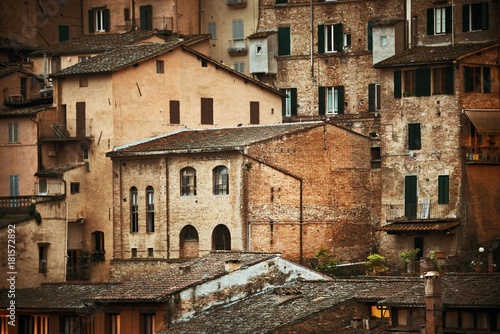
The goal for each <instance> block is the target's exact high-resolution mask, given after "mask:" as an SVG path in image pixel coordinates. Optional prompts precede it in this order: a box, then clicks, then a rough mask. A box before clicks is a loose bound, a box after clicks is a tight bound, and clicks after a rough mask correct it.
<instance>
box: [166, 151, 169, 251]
mask: <svg viewBox="0 0 500 334" xmlns="http://www.w3.org/2000/svg"><path fill="white" fill-rule="evenodd" d="M168 170H169V167H168V158H167V157H165V180H166V183H167V184H166V185H165V204H166V205H165V206H166V207H167V212H166V216H167V217H166V221H167V259H170V202H169V200H170V199H169V196H168V189H169V187H168V183H169V179H168Z"/></svg>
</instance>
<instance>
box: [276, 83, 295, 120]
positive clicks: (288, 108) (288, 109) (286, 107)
mask: <svg viewBox="0 0 500 334" xmlns="http://www.w3.org/2000/svg"><path fill="white" fill-rule="evenodd" d="M280 92H282V93H283V94H286V95H287V96H286V97H282V100H281V114H282V116H283V117H291V116H297V88H281V89H280Z"/></svg>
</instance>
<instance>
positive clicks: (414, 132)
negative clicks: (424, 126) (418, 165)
mask: <svg viewBox="0 0 500 334" xmlns="http://www.w3.org/2000/svg"><path fill="white" fill-rule="evenodd" d="M421 148H422V143H421V136H420V123H410V124H408V149H409V150H420V149H421Z"/></svg>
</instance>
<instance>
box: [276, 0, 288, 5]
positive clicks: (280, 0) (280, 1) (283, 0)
mask: <svg viewBox="0 0 500 334" xmlns="http://www.w3.org/2000/svg"><path fill="white" fill-rule="evenodd" d="M284 3H288V0H276V4H277V5H279V4H284Z"/></svg>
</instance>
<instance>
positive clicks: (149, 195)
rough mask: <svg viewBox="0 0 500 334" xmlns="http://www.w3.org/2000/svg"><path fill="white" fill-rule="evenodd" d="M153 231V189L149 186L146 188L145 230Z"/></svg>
mask: <svg viewBox="0 0 500 334" xmlns="http://www.w3.org/2000/svg"><path fill="white" fill-rule="evenodd" d="M154 231H155V201H154V189H153V187H151V186H148V187H147V188H146V232H154Z"/></svg>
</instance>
